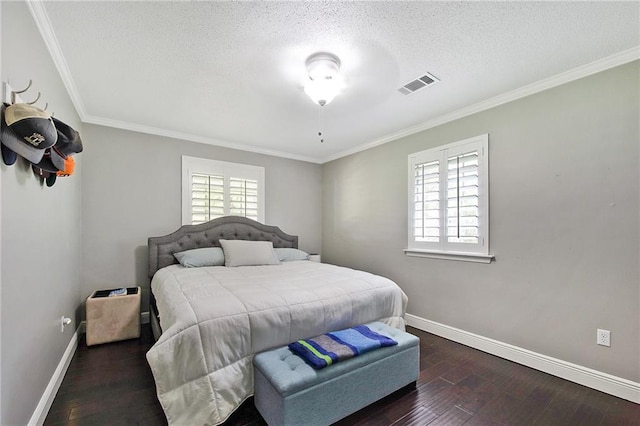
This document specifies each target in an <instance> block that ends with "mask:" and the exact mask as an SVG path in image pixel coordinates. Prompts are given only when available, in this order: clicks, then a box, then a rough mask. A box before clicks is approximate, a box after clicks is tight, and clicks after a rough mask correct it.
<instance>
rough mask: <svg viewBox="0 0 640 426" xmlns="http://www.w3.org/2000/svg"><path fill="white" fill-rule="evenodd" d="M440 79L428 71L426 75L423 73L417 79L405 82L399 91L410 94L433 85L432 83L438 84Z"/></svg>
mask: <svg viewBox="0 0 640 426" xmlns="http://www.w3.org/2000/svg"><path fill="white" fill-rule="evenodd" d="M439 81H440V80H438V79H437V78H436V77H434V76H433V75H432V74H429V73H426V74H425V75H423V76H421V77H418V78H416V79H415V80H412V81H410V82H408V83H407V84H405V85H404V86H402V87H401V88H399V89H398V91H399V92H400V93H403V94H405V95H410V94H412V93H415V92H417V91H418V90H420V89H423V88H425V87H427V86H431V85H432V84H436V83H437V82H439Z"/></svg>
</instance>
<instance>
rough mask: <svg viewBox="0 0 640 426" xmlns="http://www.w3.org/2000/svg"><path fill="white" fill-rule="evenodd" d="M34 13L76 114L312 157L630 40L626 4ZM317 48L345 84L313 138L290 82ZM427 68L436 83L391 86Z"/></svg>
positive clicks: (132, 5)
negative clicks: (333, 58) (406, 88)
mask: <svg viewBox="0 0 640 426" xmlns="http://www.w3.org/2000/svg"><path fill="white" fill-rule="evenodd" d="M42 6H43V7H42ZM40 10H41V12H44V16H45V19H43V17H42V16H43V14H41V15H40V16H39V17H38V16H36V14H34V17H36V20H37V21H38V22H39V25H40V28H41V32H43V33H44V34H45V39H48V43H49V46H50V49H53V50H54V52H53V54H54V58H55V57H56V55H58V59H60V58H61V59H62V63H63V64H64V66H63V67H62V68H65V67H66V68H65V69H62V70H61V73H62V74H63V78H65V79H66V82H67V85H68V86H69V87H70V88H71V89H70V90H71V91H72V92H75V93H72V97H73V98H74V99H75V101H76V106H77V107H78V108H79V109H80V111H79V112H80V113H81V115H82V116H83V119H84V120H85V121H87V122H93V123H102V124H110V125H114V126H117V127H124V128H133V129H139V130H142V131H149V132H151V133H158V134H167V135H175V136H177V137H182V138H185V139H191V140H199V141H204V142H208V143H213V144H221V145H226V146H231V145H237V146H239V147H240V148H242V149H251V150H256V151H258V152H273V153H275V154H278V155H283V156H288V157H292V158H301V159H307V160H310V161H316V162H322V161H325V160H327V159H330V158H336V157H338V156H340V155H341V154H344V153H346V152H350V151H353V150H354V149H357V147H360V146H364V145H367V144H372V143H376V142H377V141H381V140H387V139H389V138H391V137H393V136H394V135H399V134H402V133H403V132H406V131H407V129H411V128H415V127H416V126H420V125H421V124H422V123H425V122H429V121H433V120H435V119H437V118H438V117H441V116H443V115H446V114H451V113H452V112H454V111H458V110H460V109H462V108H465V107H468V106H469V105H473V104H477V103H479V102H481V101H484V100H487V99H490V98H493V97H496V96H498V95H501V94H503V93H506V92H510V91H513V90H516V89H518V88H521V87H523V86H527V85H529V84H532V83H535V82H537V81H540V80H543V79H548V78H550V77H552V76H555V75H557V74H560V73H563V72H566V71H568V70H572V69H575V68H577V67H581V66H584V65H585V64H589V63H592V62H594V61H597V60H600V59H602V58H605V57H609V56H611V55H614V54H618V53H620V52H623V51H628V50H629V49H634V48H636V49H637V48H638V46H639V45H640V3H638V2H619V3H614V2H594V3H591V2H536V3H534V2H497V3H494V2H491V3H489V2H45V3H42V4H40ZM47 16H48V20H47V19H46V17H47ZM43 27H44V30H43ZM49 30H52V32H50V33H48V34H49V35H48V36H47V35H46V34H47V31H49ZM56 39H57V43H56ZM52 41H53V42H52ZM56 49H57V50H58V51H57V53H56V52H55V50H56ZM317 51H329V52H332V53H334V54H336V55H338V56H339V57H340V59H341V60H342V74H343V75H344V77H345V80H346V89H345V90H344V92H343V93H342V94H341V95H339V96H338V97H337V98H336V99H335V100H334V101H333V103H331V104H330V105H328V106H326V107H325V110H324V134H325V141H324V143H322V144H321V143H320V142H319V140H318V137H317V130H318V107H317V106H315V105H314V104H313V103H312V102H311V101H310V100H309V99H308V98H307V96H306V95H305V94H304V91H303V87H302V83H301V81H302V79H303V78H304V75H305V68H304V62H305V59H306V58H307V56H309V55H310V54H312V53H314V52H317ZM639 51H640V50H639ZM60 63H61V61H60V60H59V61H58V67H59V68H61V66H60ZM426 71H428V72H430V73H432V74H434V75H435V76H436V77H438V78H439V79H440V80H441V82H440V83H438V84H436V85H433V86H431V87H429V88H426V89H424V90H422V91H419V92H417V93H414V94H412V95H409V96H405V95H402V94H401V93H399V92H398V90H397V89H398V88H399V87H400V86H401V85H403V84H405V83H407V82H408V81H410V80H413V79H414V78H416V77H419V76H420V75H422V74H423V73H424V72H426Z"/></svg>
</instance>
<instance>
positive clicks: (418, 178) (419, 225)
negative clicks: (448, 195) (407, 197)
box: [413, 160, 440, 243]
mask: <svg viewBox="0 0 640 426" xmlns="http://www.w3.org/2000/svg"><path fill="white" fill-rule="evenodd" d="M414 175H415V182H414V204H413V207H414V236H415V239H416V241H421V242H432V243H437V242H439V241H440V162H439V161H438V160H436V161H430V162H428V163H420V164H416V165H415V166H414Z"/></svg>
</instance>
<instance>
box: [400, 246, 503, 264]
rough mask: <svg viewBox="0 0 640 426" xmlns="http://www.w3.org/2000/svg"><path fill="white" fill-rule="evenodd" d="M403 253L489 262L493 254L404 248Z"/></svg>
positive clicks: (434, 257)
mask: <svg viewBox="0 0 640 426" xmlns="http://www.w3.org/2000/svg"><path fill="white" fill-rule="evenodd" d="M403 251H404V254H406V255H407V256H412V257H427V258H429V259H443V260H458V261H462V262H474V263H491V261H492V260H494V259H495V256H493V255H491V254H481V253H461V252H452V251H434V250H421V249H404V250H403Z"/></svg>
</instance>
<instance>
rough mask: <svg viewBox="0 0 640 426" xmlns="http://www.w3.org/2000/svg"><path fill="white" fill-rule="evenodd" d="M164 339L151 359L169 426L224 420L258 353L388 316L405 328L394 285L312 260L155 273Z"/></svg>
mask: <svg viewBox="0 0 640 426" xmlns="http://www.w3.org/2000/svg"><path fill="white" fill-rule="evenodd" d="M151 288H152V291H153V294H154V296H155V298H156V302H157V307H158V314H159V316H160V324H161V327H162V330H163V333H162V335H161V336H160V338H159V339H158V341H157V342H156V344H155V345H154V346H153V347H152V348H151V349H150V350H149V352H148V353H147V360H148V362H149V365H150V366H151V370H152V371H153V376H154V378H155V382H156V388H157V393H158V399H159V400H160V403H161V404H162V407H163V409H164V411H165V414H166V416H167V420H168V421H169V424H176V425H187V424H188V425H202V424H219V423H222V422H224V421H225V420H226V419H227V418H228V417H229V415H230V414H231V413H233V411H234V410H235V409H236V408H237V407H238V406H239V405H240V404H241V403H242V402H243V401H244V400H245V399H246V398H248V397H249V396H251V395H252V394H253V370H252V365H251V362H252V359H253V355H254V354H255V353H258V352H261V351H264V350H267V349H272V348H275V347H278V346H281V345H284V344H287V343H290V342H292V341H295V340H298V339H302V338H307V337H312V336H316V335H319V334H322V333H326V332H329V331H332V330H338V329H342V328H346V327H350V326H353V325H356V324H362V323H367V322H371V321H375V320H380V321H382V322H385V323H386V324H389V325H391V326H393V327H396V328H400V329H404V313H405V309H406V304H407V296H406V295H405V294H404V292H403V291H402V290H401V289H400V287H398V286H397V285H396V284H395V283H394V282H393V281H391V280H389V279H387V278H384V277H381V276H378V275H374V274H370V273H367V272H363V271H357V270H353V269H348V268H343V267H338V266H334V265H329V264H322V263H316V262H310V261H294V262H285V263H282V264H280V265H268V266H267V265H265V266H243V267H236V268H227V267H222V266H217V267H205V268H184V267H182V266H180V265H171V266H168V267H165V268H162V269H160V270H159V271H158V272H156V274H155V275H154V277H153V280H152V283H151Z"/></svg>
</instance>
